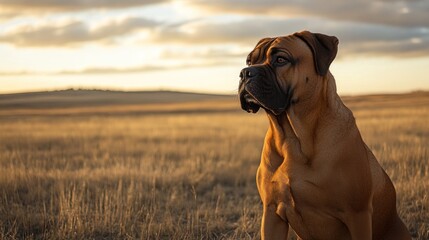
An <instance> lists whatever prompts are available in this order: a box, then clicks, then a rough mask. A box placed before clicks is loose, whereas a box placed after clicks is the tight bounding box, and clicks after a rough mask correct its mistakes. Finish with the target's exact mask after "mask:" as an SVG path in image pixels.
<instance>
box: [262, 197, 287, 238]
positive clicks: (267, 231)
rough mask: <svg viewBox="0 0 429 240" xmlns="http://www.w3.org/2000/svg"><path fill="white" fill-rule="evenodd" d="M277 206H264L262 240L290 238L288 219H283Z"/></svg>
mask: <svg viewBox="0 0 429 240" xmlns="http://www.w3.org/2000/svg"><path fill="white" fill-rule="evenodd" d="M278 210H279V209H278V207H277V206H276V205H275V204H270V205H266V204H264V212H263V215H262V225H261V238H262V240H271V239H273V240H277V239H282V240H286V239H287V237H288V231H289V224H288V222H287V220H286V219H282V217H280V215H279V214H277V212H278Z"/></svg>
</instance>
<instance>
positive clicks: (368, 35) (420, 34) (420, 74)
mask: <svg viewBox="0 0 429 240" xmlns="http://www.w3.org/2000/svg"><path fill="white" fill-rule="evenodd" d="M428 12H429V1H428V0H407V1H400V0H379V1H377V0H376V1H373V0H331V1H310V0H265V1H260V0H216V1H209V0H121V1H118V0H37V1H34V0H0V56H1V61H0V93H16V92H27V91H42V90H58V89H68V88H85V89H111V90H127V91H137V90H179V91H197V92H207V93H226V94H233V93H236V92H237V88H238V81H239V77H238V76H239V72H240V70H241V69H242V68H243V67H245V62H246V56H247V54H248V53H249V52H250V51H251V50H252V49H253V47H254V46H255V44H256V43H257V42H258V40H259V39H261V38H264V37H275V36H284V35H289V34H292V33H294V32H299V31H302V30H309V31H312V32H319V33H324V34H327V35H334V36H336V37H337V38H338V39H339V41H340V43H339V50H338V55H337V58H336V59H335V60H334V62H333V63H332V65H331V72H332V73H333V75H334V76H335V79H336V83H337V89H338V92H339V93H340V94H348V95H353V94H366V93H397V92H409V91H416V90H429V14H427V13H428Z"/></svg>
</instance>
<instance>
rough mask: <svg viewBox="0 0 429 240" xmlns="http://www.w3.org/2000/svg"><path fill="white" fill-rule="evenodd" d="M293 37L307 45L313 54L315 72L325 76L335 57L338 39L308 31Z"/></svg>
mask: <svg viewBox="0 0 429 240" xmlns="http://www.w3.org/2000/svg"><path fill="white" fill-rule="evenodd" d="M294 35H295V36H297V37H299V38H300V39H301V40H303V41H304V42H305V43H307V45H308V46H309V47H310V49H311V51H312V52H313V58H314V65H315V67H316V72H317V73H318V74H319V75H321V76H325V75H326V73H327V72H328V69H329V66H330V65H331V63H332V61H334V59H335V56H336V55H337V51H338V39H337V38H336V37H334V36H328V35H324V34H320V33H311V32H309V31H303V32H299V33H295V34H294Z"/></svg>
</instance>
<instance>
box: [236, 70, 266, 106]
mask: <svg viewBox="0 0 429 240" xmlns="http://www.w3.org/2000/svg"><path fill="white" fill-rule="evenodd" d="M256 77H257V72H256V71H255V70H254V69H252V68H251V67H247V68H244V69H243V70H241V72H240V84H239V95H240V103H241V108H242V109H243V110H245V111H247V112H249V113H250V112H251V113H256V112H258V110H259V108H260V107H261V106H260V103H259V102H258V100H256V98H255V97H254V96H253V95H252V94H251V93H250V92H249V91H248V90H246V86H247V84H248V83H249V82H250V81H252V80H255V78H256Z"/></svg>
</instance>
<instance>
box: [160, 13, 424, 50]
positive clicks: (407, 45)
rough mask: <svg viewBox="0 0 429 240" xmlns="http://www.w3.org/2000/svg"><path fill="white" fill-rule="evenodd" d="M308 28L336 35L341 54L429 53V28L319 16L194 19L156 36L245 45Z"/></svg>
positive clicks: (189, 42) (165, 40)
mask: <svg viewBox="0 0 429 240" xmlns="http://www.w3.org/2000/svg"><path fill="white" fill-rule="evenodd" d="M303 29H307V30H310V31H313V32H322V33H326V34H328V35H335V36H337V37H338V38H339V39H340V53H341V52H344V53H347V54H354V55H356V54H357V55H359V54H360V55H363V54H366V55H370V54H378V55H379V54H381V55H385V56H394V57H402V56H425V55H426V56H427V55H428V54H429V31H428V30H426V29H424V28H403V27H395V26H385V25H377V24H368V23H354V22H337V21H328V20H321V19H316V18H306V19H304V18H296V19H284V18H269V17H248V18H246V19H244V20H240V21H233V22H227V23H225V22H221V23H219V22H193V23H185V24H184V25H182V26H174V27H168V26H167V27H162V28H159V29H157V31H156V32H155V33H154V34H153V35H152V37H153V38H152V41H154V42H157V43H164V44H167V43H176V44H187V45H201V44H219V45H221V44H241V45H243V46H247V47H253V46H254V45H255V44H256V42H257V41H258V40H259V39H261V38H263V37H275V36H282V35H289V34H291V33H294V32H297V31H301V30H303Z"/></svg>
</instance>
